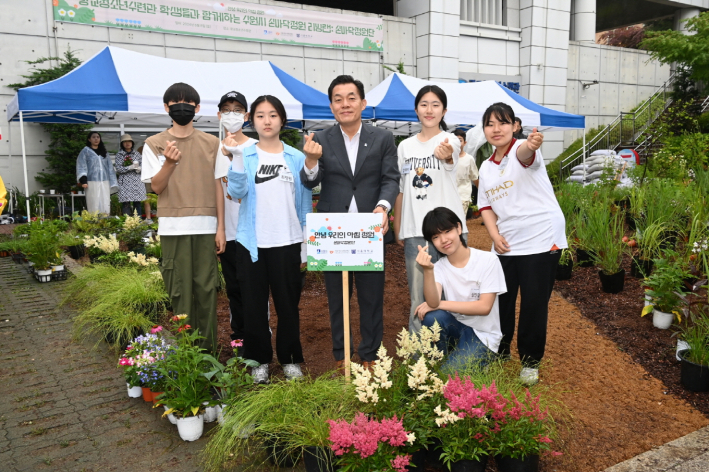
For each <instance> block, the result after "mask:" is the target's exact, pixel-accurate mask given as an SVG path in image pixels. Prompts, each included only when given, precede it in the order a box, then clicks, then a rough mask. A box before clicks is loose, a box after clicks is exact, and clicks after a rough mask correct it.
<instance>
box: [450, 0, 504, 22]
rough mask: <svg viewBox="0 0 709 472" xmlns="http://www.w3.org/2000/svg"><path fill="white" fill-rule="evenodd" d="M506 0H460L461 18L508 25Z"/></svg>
mask: <svg viewBox="0 0 709 472" xmlns="http://www.w3.org/2000/svg"><path fill="white" fill-rule="evenodd" d="M505 3H506V2H505V0H460V19H461V20H463V21H472V22H475V23H482V24H487V25H497V26H506V24H507V18H506V14H505V8H506V5H505Z"/></svg>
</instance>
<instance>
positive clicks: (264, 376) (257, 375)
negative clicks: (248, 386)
mask: <svg viewBox="0 0 709 472" xmlns="http://www.w3.org/2000/svg"><path fill="white" fill-rule="evenodd" d="M251 377H253V379H254V384H257V385H258V384H267V383H270V382H269V380H268V364H261V365H259V366H257V367H253V368H252V369H251Z"/></svg>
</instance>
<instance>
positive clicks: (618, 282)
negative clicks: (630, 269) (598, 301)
mask: <svg viewBox="0 0 709 472" xmlns="http://www.w3.org/2000/svg"><path fill="white" fill-rule="evenodd" d="M598 277H600V279H601V287H602V289H603V291H604V292H606V293H620V292H622V291H623V287H624V286H625V270H621V271H620V272H616V273H615V274H611V275H606V274H604V273H603V271H602V270H599V271H598Z"/></svg>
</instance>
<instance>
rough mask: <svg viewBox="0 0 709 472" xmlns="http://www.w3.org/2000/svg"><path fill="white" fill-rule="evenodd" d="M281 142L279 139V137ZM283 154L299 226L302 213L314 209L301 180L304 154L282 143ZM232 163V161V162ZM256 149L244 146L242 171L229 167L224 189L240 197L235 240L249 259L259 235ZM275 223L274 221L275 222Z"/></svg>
mask: <svg viewBox="0 0 709 472" xmlns="http://www.w3.org/2000/svg"><path fill="white" fill-rule="evenodd" d="M281 142H282V141H281ZM283 158H284V159H285V161H286V165H287V166H288V169H289V170H290V171H291V174H293V178H294V184H295V211H296V213H297V214H298V220H299V221H300V226H301V227H303V226H305V215H307V214H308V213H310V212H312V211H313V193H312V192H311V191H310V190H309V189H307V188H305V186H303V184H302V183H301V181H300V170H301V169H302V168H303V165H304V164H305V154H303V153H302V152H300V151H299V150H297V149H295V148H293V147H291V146H289V145H287V144H286V143H283ZM232 165H233V164H232ZM257 170H258V153H257V151H256V145H255V144H254V145H252V146H249V147H248V148H246V149H244V172H237V171H235V170H233V169H232V167H231V166H230V167H229V172H228V173H227V179H228V180H229V183H228V185H227V192H229V195H231V198H233V199H239V198H240V199H241V207H240V208H239V225H238V226H237V229H236V240H237V241H238V242H239V243H241V245H242V246H244V247H245V248H246V249H248V251H249V253H250V254H251V260H252V261H253V262H256V261H257V260H258V238H257V234H256V172H257ZM276 224H277V222H276Z"/></svg>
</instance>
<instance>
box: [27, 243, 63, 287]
mask: <svg viewBox="0 0 709 472" xmlns="http://www.w3.org/2000/svg"><path fill="white" fill-rule="evenodd" d="M27 251H28V252H29V254H30V255H29V260H30V261H31V262H32V263H33V264H34V267H35V271H36V273H35V276H36V278H37V280H38V281H39V282H42V283H44V282H49V281H51V280H52V269H51V265H52V264H56V261H57V260H58V259H59V244H58V240H57V236H56V234H54V233H53V232H52V231H50V230H45V231H34V232H33V233H32V237H31V238H30V239H29V242H28V243H27Z"/></svg>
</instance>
